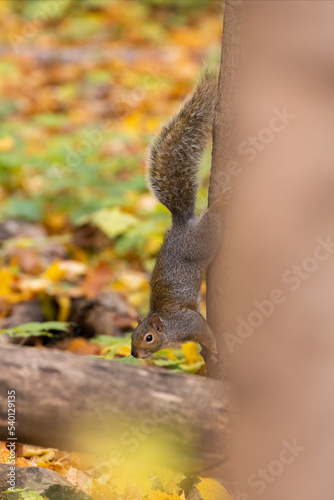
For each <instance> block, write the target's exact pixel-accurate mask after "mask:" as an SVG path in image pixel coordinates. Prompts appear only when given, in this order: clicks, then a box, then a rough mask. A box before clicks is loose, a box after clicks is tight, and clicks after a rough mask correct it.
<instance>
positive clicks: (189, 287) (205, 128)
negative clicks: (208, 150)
mask: <svg viewBox="0 0 334 500" xmlns="http://www.w3.org/2000/svg"><path fill="white" fill-rule="evenodd" d="M216 96H217V79H216V76H215V75H213V74H212V73H209V72H206V73H204V75H203V77H202V78H201V80H200V82H199V83H198V85H197V87H196V88H195V90H194V92H193V94H192V95H191V96H190V97H188V98H187V100H186V101H185V102H184V104H183V105H182V107H181V109H180V111H179V113H178V114H177V115H175V116H174V117H173V118H172V119H171V120H170V121H169V122H168V123H167V124H165V125H164V126H163V127H162V129H161V131H160V132H159V134H158V136H157V137H156V139H155V140H154V142H153V144H152V146H151V148H150V151H149V161H148V174H147V178H148V184H149V186H150V188H151V190H152V192H153V193H154V195H155V196H156V198H157V199H158V200H159V201H160V202H161V203H162V204H163V205H165V207H167V208H168V210H169V211H170V212H171V214H172V226H171V228H170V229H169V230H168V231H167V234H166V236H165V238H164V242H163V244H162V246H161V249H160V251H159V254H158V257H157V261H156V264H155V268H154V271H153V274H152V278H151V295H150V310H149V314H148V316H147V317H146V318H145V319H144V320H142V321H141V322H139V324H138V326H137V327H136V328H135V330H134V331H133V333H132V346H131V354H132V356H134V357H135V358H148V357H149V356H151V355H152V354H153V353H155V352H157V351H159V350H160V349H164V348H167V347H176V346H178V345H180V344H183V343H186V342H190V341H192V342H197V343H199V344H200V345H201V347H202V351H203V352H204V353H205V354H207V353H208V351H210V353H211V356H212V358H213V359H214V360H216V355H217V347H216V340H215V337H214V335H213V333H212V331H211V330H210V328H209V326H208V324H207V322H206V321H205V319H204V318H203V316H202V315H201V314H200V313H199V301H200V290H201V282H202V279H203V275H204V272H205V270H206V268H207V266H208V265H209V263H210V262H211V260H212V259H213V258H214V256H215V254H216V252H217V250H218V248H219V245H220V242H221V237H222V227H221V217H220V212H221V208H222V206H223V204H224V203H225V197H224V195H223V196H221V197H219V198H218V200H217V201H216V202H214V203H213V204H212V205H211V206H210V207H209V208H208V209H207V210H205V211H204V212H203V213H202V215H201V216H200V217H196V216H195V204H196V198H197V190H198V180H197V173H198V166H199V162H200V160H201V157H202V154H203V151H204V148H205V146H206V143H207V140H208V137H209V134H210V132H211V128H212V123H213V118H214V110H215V104H216Z"/></svg>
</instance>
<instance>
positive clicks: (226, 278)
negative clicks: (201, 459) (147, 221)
mask: <svg viewBox="0 0 334 500" xmlns="http://www.w3.org/2000/svg"><path fill="white" fill-rule="evenodd" d="M241 7H242V11H243V12H242V14H243V15H242V18H241V27H242V30H241V43H240V54H241V61H240V67H239V76H238V86H237V88H236V90H237V91H238V95H239V97H238V106H237V108H238V109H237V113H236V116H237V117H238V118H237V127H236V128H233V133H234V134H235V138H233V141H234V144H235V149H234V150H233V151H232V154H231V156H226V155H227V153H226V151H225V150H224V149H223V150H221V151H220V150H218V148H217V149H216V153H217V156H215V153H214V165H218V164H219V162H220V165H221V167H222V168H227V166H226V161H227V160H234V161H235V162H236V163H235V164H234V168H233V169H232V172H233V175H232V177H233V182H232V188H233V189H232V194H231V197H230V204H229V206H228V210H227V211H226V214H225V219H224V224H225V226H224V227H225V233H224V241H223V245H222V251H221V253H220V255H219V256H218V261H217V262H215V263H214V264H213V267H212V269H211V270H210V276H209V278H210V279H209V304H208V305H209V316H210V321H211V317H212V319H213V327H216V328H214V329H215V331H217V332H218V335H219V338H218V340H219V345H220V350H221V354H222V355H223V362H224V365H225V366H226V370H227V371H228V376H229V378H231V380H232V382H233V401H234V403H235V406H234V409H233V411H234V412H235V414H236V418H234V419H233V423H234V428H233V432H232V433H231V434H232V436H233V443H232V459H231V463H232V464H233V471H234V474H235V478H236V482H237V485H238V488H239V490H240V492H239V494H238V495H236V498H238V500H239V499H240V500H241V499H242V500H248V499H252V500H257V499H261V500H282V499H283V498H292V499H294V500H311V499H314V498H321V499H326V500H327V499H331V498H333V494H334V476H333V462H334V452H333V450H334V431H333V421H334V400H333V396H332V393H333V380H334V363H333V359H334V335H333V330H334V308H333V276H334V258H333V255H334V243H333V242H334V234H333V231H334V229H333V228H334V202H333V200H334V196H333V193H334V168H333V164H334V140H333V138H334V79H333V75H334V51H333V47H334V30H333V26H334V3H333V2H327V1H317V2H309V1H307V2H306V1H305V2H302V1H290V2H284V1H283V2H282V1H275V0H272V1H270V2H263V1H257V0H254V1H251V2H247V1H245V2H242V3H241ZM227 22H228V19H226V23H227ZM225 35H226V32H225ZM223 91H224V86H223ZM224 99H225V96H224ZM233 102H234V101H233ZM230 104H231V100H230V103H229V105H230ZM228 109H229V108H228V107H227V112H228ZM221 110H222V108H221ZM228 120H229V118H228V115H227V117H224V121H223V122H222V123H223V124H224V123H225V121H228ZM217 123H218V127H219V122H217ZM223 132H224V133H225V132H226V127H224V126H223V127H222V128H221V132H219V133H223ZM217 133H218V131H217ZM214 140H215V142H216V144H217V142H218V141H217V138H215V137H214ZM220 140H222V141H225V140H226V139H225V138H224V139H223V138H220ZM220 154H221V155H222V156H220ZM215 162H217V163H215ZM231 168H232V167H231ZM213 174H215V171H214V172H213ZM220 259H222V260H220ZM218 262H219V264H218ZM221 262H222V263H223V264H222V265H221V264H220V263H221ZM220 265H221V267H220ZM222 273H223V274H222ZM210 280H211V281H210ZM213 285H215V291H214V290H213V288H210V287H211V286H213ZM214 293H217V295H216V298H215V297H212V294H214ZM215 300H216V303H215V302H214V301H215ZM210 301H211V302H212V304H210ZM210 308H214V310H212V309H210Z"/></svg>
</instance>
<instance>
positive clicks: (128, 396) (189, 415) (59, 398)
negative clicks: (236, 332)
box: [0, 347, 227, 474]
mask: <svg viewBox="0 0 334 500" xmlns="http://www.w3.org/2000/svg"><path fill="white" fill-rule="evenodd" d="M0 357H1V360H2V362H1V363H2V369H1V374H0V388H1V390H0V440H6V439H7V437H8V430H7V426H8V415H7V406H8V405H7V397H8V396H7V394H8V391H13V390H14V391H15V398H16V401H15V405H16V437H17V439H18V441H19V442H23V443H30V444H36V445H41V446H47V447H55V448H59V449H62V450H78V451H85V452H96V451H98V452H101V449H103V451H106V452H107V453H108V454H110V453H111V452H113V451H115V449H116V448H117V449H118V450H120V451H119V453H120V454H121V455H122V454H124V456H125V455H126V454H127V453H128V452H129V451H132V449H134V448H135V446H134V444H135V441H137V444H138V447H139V445H141V444H142V443H144V442H145V441H148V440H149V439H151V438H152V436H154V435H156V437H157V439H158V443H159V442H160V432H163V433H164V435H165V437H166V436H167V442H168V444H169V446H170V448H171V450H172V451H173V453H172V455H173V456H174V457H175V458H176V459H177V460H180V457H181V459H182V460H183V463H184V464H185V467H186V468H187V469H188V472H203V469H204V470H205V471H207V472H210V474H212V473H213V469H214V467H215V465H216V464H217V463H221V462H222V461H224V460H225V446H224V442H223V441H224V439H225V438H224V436H225V428H226V421H227V397H226V394H227V386H223V385H222V384H221V383H220V382H217V381H213V380H206V379H205V378H201V377H196V376H189V375H185V376H184V375H175V374H172V373H167V372H166V371H162V370H161V371H160V370H159V371H158V370H153V369H148V368H140V367H133V366H128V365H125V364H122V363H119V362H117V361H107V360H102V359H94V358H87V357H79V356H78V357H77V356H73V355H71V354H68V353H64V352H61V351H50V350H39V349H33V348H24V347H1V348H0ZM166 433H167V434H166ZM131 440H132V441H131ZM109 441H110V442H109ZM119 446H120V447H121V448H119ZM161 447H162V448H163V445H161ZM162 453H163V450H162ZM157 460H158V458H157ZM186 464H187V465H186Z"/></svg>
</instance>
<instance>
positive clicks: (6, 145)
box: [0, 135, 14, 153]
mask: <svg viewBox="0 0 334 500" xmlns="http://www.w3.org/2000/svg"><path fill="white" fill-rule="evenodd" d="M13 147H14V139H13V138H12V137H10V136H9V135H6V136H5V137H1V139H0V151H1V153H4V152H6V151H10V150H11V149H13Z"/></svg>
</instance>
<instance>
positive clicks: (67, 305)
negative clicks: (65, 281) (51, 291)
mask: <svg viewBox="0 0 334 500" xmlns="http://www.w3.org/2000/svg"><path fill="white" fill-rule="evenodd" d="M57 303H58V305H59V311H58V317H57V321H67V320H68V317H69V315H70V310H71V299H70V298H69V297H66V296H64V295H63V296H61V297H57Z"/></svg>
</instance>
